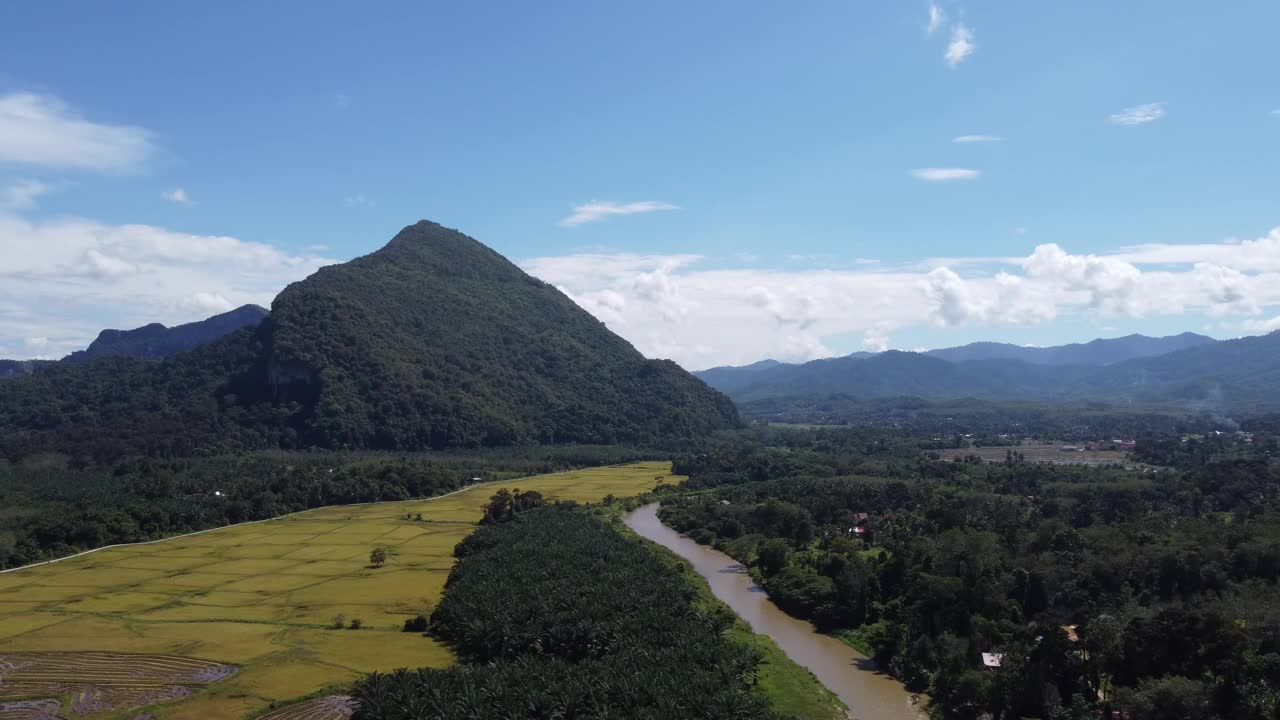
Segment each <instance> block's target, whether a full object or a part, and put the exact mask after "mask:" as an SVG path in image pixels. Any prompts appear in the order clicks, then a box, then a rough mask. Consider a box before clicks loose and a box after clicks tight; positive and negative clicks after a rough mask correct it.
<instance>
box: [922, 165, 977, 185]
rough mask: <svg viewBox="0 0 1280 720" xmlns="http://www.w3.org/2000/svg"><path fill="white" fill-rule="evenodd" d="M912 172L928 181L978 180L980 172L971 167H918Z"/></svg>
mask: <svg viewBox="0 0 1280 720" xmlns="http://www.w3.org/2000/svg"><path fill="white" fill-rule="evenodd" d="M911 174H912V175H914V176H915V177H917V178H919V179H921V180H925V181H928V182H946V181H948V180H976V179H978V175H979V174H980V173H979V172H978V171H977V170H971V169H969V168H918V169H916V170H912V171H911Z"/></svg>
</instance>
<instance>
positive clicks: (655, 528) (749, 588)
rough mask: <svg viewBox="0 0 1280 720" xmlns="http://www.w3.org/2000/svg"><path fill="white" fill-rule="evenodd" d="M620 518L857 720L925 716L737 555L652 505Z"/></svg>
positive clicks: (863, 659) (908, 697)
mask: <svg viewBox="0 0 1280 720" xmlns="http://www.w3.org/2000/svg"><path fill="white" fill-rule="evenodd" d="M624 521H625V522H626V524H627V527H629V528H631V529H632V530H633V531H635V532H636V534H638V535H640V536H642V537H645V538H648V539H650V540H652V541H654V542H656V543H658V544H659V545H662V546H663V547H665V548H667V549H668V550H671V551H672V552H674V553H675V554H677V555H679V556H680V557H682V558H684V559H685V561H686V562H688V563H689V564H690V565H691V566H692V567H693V568H694V569H695V570H697V571H698V574H700V575H702V576H703V577H705V578H706V579H707V582H708V583H710V584H711V591H712V592H713V593H715V596H716V597H717V598H720V600H721V601H722V602H724V603H725V604H726V605H728V606H729V607H730V608H733V611H734V612H736V613H737V614H738V617H740V618H742V619H743V620H744V621H746V623H747V624H748V625H750V626H751V629H752V630H754V631H755V632H757V633H760V634H763V635H768V636H769V637H770V638H772V639H773V641H774V642H775V643H777V645H778V647H779V648H781V649H782V651H783V652H784V653H786V654H787V657H789V658H791V659H792V660H794V661H795V662H797V663H799V664H801V665H803V666H804V667H806V668H808V669H809V670H810V671H811V672H812V673H813V674H814V675H815V676H817V678H818V680H819V681H821V682H822V684H823V685H825V686H826V687H827V688H828V689H829V690H831V692H833V693H835V694H836V695H837V696H839V698H840V700H842V701H843V702H844V704H845V705H847V706H848V707H849V713H850V715H852V716H853V717H854V718H857V720H919V719H920V718H923V717H925V714H924V712H923V708H921V707H917V706H916V705H915V703H913V701H912V696H911V694H910V693H909V692H907V690H906V689H905V688H903V686H902V683H899V682H898V681H897V680H894V679H893V678H891V677H889V676H888V675H885V674H883V673H880V672H877V671H876V670H875V667H874V663H873V661H871V660H869V659H868V658H867V657H866V656H865V655H863V654H861V653H859V652H858V651H856V650H854V649H853V648H851V647H849V646H848V645H845V644H844V643H842V642H840V641H839V640H837V639H836V638H834V637H831V636H829V635H823V634H821V633H819V632H816V631H815V630H814V629H813V626H812V625H810V624H809V623H808V622H807V621H805V620H797V619H796V618H793V617H791V616H790V615H787V614H786V613H784V612H782V611H781V610H779V609H778V607H777V606H776V605H774V604H773V603H772V602H770V600H769V596H768V595H766V594H765V592H764V590H763V589H761V588H760V586H759V585H756V583H755V581H753V580H752V579H751V575H750V574H748V572H747V569H746V568H745V567H743V566H742V564H741V563H739V562H738V561H737V560H734V559H733V558H731V557H729V556H728V555H725V554H724V553H722V552H719V551H717V550H713V549H712V548H710V547H707V546H704V545H699V544H698V543H696V542H694V541H693V540H690V539H689V538H687V537H685V536H683V535H681V534H680V533H678V532H676V531H675V530H672V529H671V528H669V527H667V526H666V525H663V524H662V521H661V520H659V519H658V504H657V503H653V504H651V505H645V506H644V507H641V508H639V509H637V510H635V511H634V512H632V513H629V514H628V515H627V516H626V518H625V519H624Z"/></svg>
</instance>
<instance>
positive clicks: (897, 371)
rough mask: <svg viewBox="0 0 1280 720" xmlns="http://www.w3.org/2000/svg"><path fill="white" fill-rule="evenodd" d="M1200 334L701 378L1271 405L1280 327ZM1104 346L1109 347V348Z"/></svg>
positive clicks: (793, 386) (746, 384) (777, 387)
mask: <svg viewBox="0 0 1280 720" xmlns="http://www.w3.org/2000/svg"><path fill="white" fill-rule="evenodd" d="M1201 338H1202V336H1196V335H1190V334H1186V335H1180V336H1174V337H1173V338H1159V339H1153V338H1146V339H1145V340H1169V341H1171V342H1170V344H1173V345H1178V344H1182V345H1184V347H1182V348H1181V349H1175V350H1173V351H1171V352H1167V353H1163V354H1160V355H1154V356H1148V357H1136V358H1130V359H1127V360H1123V361H1119V362H1114V363H1104V364H1097V365H1085V364H1071V365H1059V364H1050V363H1048V362H1031V361H1028V360H1023V359H998V358H986V359H966V360H946V359H943V358H942V357H938V355H937V354H936V353H905V352H897V351H889V352H885V353H879V354H877V355H874V356H872V357H846V358H831V359H825V360H815V361H812V362H808V363H804V364H799V365H783V364H779V365H775V366H770V367H769V368H768V369H766V370H756V371H753V372H750V373H733V372H730V371H727V369H723V368H722V369H720V371H719V372H718V373H717V374H715V375H712V376H711V378H709V379H708V380H709V382H711V383H712V384H713V385H716V384H717V383H720V384H721V385H720V386H721V387H722V389H725V391H726V392H728V393H729V394H730V395H731V396H732V397H733V398H734V399H735V400H736V401H739V402H749V401H756V400H762V399H766V398H786V397H802V396H822V395H824V394H841V395H847V396H852V397H861V398H888V397H900V396H913V397H922V398H934V399H955V398H966V397H969V398H978V399H984V400H1054V401H1066V400H1071V401H1076V400H1103V401H1108V402H1143V403H1157V404H1160V403H1163V404H1170V405H1182V406H1186V407H1188V408H1195V409H1203V408H1212V407H1238V408H1254V409H1266V408H1271V407H1277V406H1280V384H1278V383H1277V380H1280V334H1278V333H1272V334H1271V335H1265V336H1260V337H1248V338H1241V339H1239V340H1228V341H1221V342H1219V341H1213V342H1210V343H1206V342H1203V341H1202V339H1201ZM1131 339H1132V337H1131V338H1121V339H1120V340H1126V341H1128V340H1131ZM1090 345H1094V344H1093V343H1085V344H1083V345H1080V346H1065V347H1067V348H1072V349H1071V350H1068V351H1065V352H1062V353H1058V354H1055V353H1050V354H1048V355H1044V356H1041V357H1055V356H1056V357H1064V356H1070V355H1072V354H1077V353H1079V352H1080V350H1079V349H1078V348H1084V347H1088V346H1090ZM1127 345H1128V348H1129V350H1130V351H1131V350H1132V349H1133V348H1135V347H1137V348H1139V349H1141V348H1143V347H1145V348H1146V349H1150V348H1152V347H1156V346H1157V345H1156V344H1153V343H1150V342H1145V341H1140V342H1136V343H1128V344H1127ZM1094 347H1095V348H1097V347H1098V346H1096V345H1095V346H1094ZM980 349H981V348H980ZM1046 350H1057V349H1054V348H1046ZM1108 353H1110V356H1112V357H1114V356H1116V355H1117V353H1116V352H1114V351H1113V350H1111V349H1108ZM1095 357H1098V356H1097V355H1095Z"/></svg>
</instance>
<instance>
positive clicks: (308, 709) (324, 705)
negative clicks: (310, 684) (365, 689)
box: [259, 695, 356, 720]
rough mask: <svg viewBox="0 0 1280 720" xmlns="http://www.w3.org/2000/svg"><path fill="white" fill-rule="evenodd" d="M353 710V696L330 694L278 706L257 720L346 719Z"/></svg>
mask: <svg viewBox="0 0 1280 720" xmlns="http://www.w3.org/2000/svg"><path fill="white" fill-rule="evenodd" d="M355 712H356V701H355V699H354V698H350V697H347V696H346V695H330V696H329V697H322V698H317V699H315V700H308V701H306V702H300V703H296V704H294V705H289V706H288V707H283V708H280V709H279V710H276V711H275V712H272V713H268V714H266V715H263V716H262V717H261V718H259V720H348V718H350V717H351V716H352V715H354V714H355Z"/></svg>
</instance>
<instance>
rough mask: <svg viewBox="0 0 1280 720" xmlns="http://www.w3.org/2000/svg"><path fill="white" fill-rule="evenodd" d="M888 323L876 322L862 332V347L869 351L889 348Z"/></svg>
mask: <svg viewBox="0 0 1280 720" xmlns="http://www.w3.org/2000/svg"><path fill="white" fill-rule="evenodd" d="M889 330H890V326H889V323H883V322H880V323H876V325H875V327H872V328H867V330H866V332H864V333H863V334H862V349H863V350H869V351H871V352H884V351H885V350H888V349H889Z"/></svg>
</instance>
